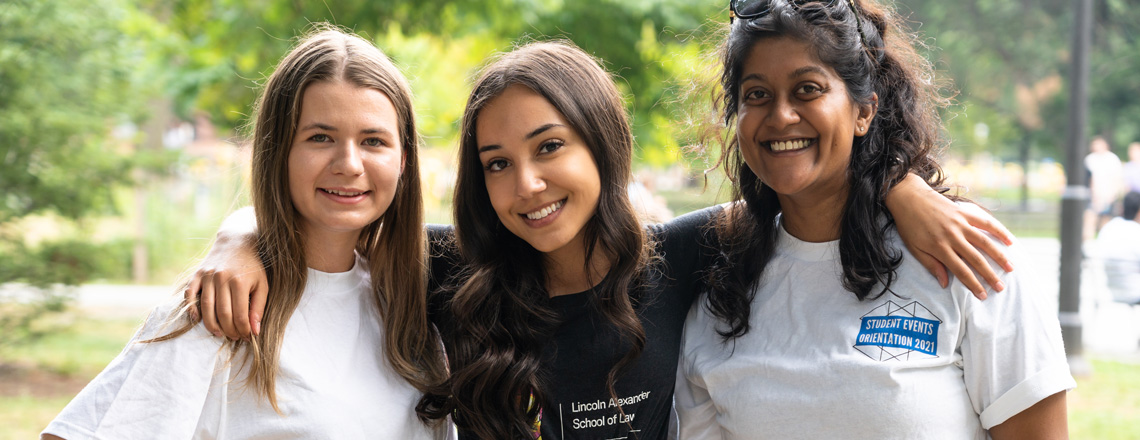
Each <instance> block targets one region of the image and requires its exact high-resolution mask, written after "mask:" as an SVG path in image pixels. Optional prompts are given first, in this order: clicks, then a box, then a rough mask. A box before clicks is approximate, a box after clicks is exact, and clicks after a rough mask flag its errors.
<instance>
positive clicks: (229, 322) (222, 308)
mask: <svg viewBox="0 0 1140 440" xmlns="http://www.w3.org/2000/svg"><path fill="white" fill-rule="evenodd" d="M217 295H218V298H217V303H216V304H215V305H214V308H215V309H216V313H217V315H218V324H219V325H221V326H222V333H224V334H225V335H226V337H227V338H230V339H238V338H240V337H241V336H238V332H237V329H235V328H234V315H233V307H231V306H230V301H232V300H233V296H232V295H231V294H230V283H229V280H225V281H222V282H220V283H218V291H217Z"/></svg>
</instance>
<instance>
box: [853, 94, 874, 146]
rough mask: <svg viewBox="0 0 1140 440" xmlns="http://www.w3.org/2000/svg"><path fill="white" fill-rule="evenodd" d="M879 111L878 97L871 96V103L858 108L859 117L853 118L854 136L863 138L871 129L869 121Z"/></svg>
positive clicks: (872, 119)
mask: <svg viewBox="0 0 1140 440" xmlns="http://www.w3.org/2000/svg"><path fill="white" fill-rule="evenodd" d="M878 110H879V95H878V94H877V93H872V94H871V103H870V104H865V105H860V106H859V115H858V116H856V117H855V136H863V135H866V134H867V131H869V130H870V129H871V121H874V120H875V114H876V113H878Z"/></svg>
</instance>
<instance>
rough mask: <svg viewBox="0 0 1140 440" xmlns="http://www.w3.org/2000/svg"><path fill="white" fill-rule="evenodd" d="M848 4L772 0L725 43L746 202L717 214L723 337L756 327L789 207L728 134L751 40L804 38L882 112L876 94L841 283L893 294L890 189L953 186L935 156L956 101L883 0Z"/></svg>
mask: <svg viewBox="0 0 1140 440" xmlns="http://www.w3.org/2000/svg"><path fill="white" fill-rule="evenodd" d="M846 1H847V0H839V3H837V4H836V5H833V6H830V7H828V6H825V5H824V3H823V2H812V3H806V4H804V5H802V6H799V7H798V8H795V7H792V6H790V5H789V3H788V2H785V1H773V2H772V5H771V7H772V10H771V11H770V12H769V13H768V14H767V15H766V16H764V17H760V18H756V19H751V20H736V22H735V23H733V24H732V25H731V26H730V28H729V30H728V36H727V38H726V39H725V41H724V43H723V45H722V46H721V49H720V56H721V74H720V84H719V87H718V88H717V91H716V94H717V95H716V98H715V99H716V105H717V109H718V110H719V111H720V121H719V122H720V123H723V124H724V126H725V127H726V128H728V129H729V130H727V131H725V132H724V133H725V134H724V135H723V137H722V138H721V142H720V144H721V146H722V147H721V153H722V154H721V158H722V159H721V163H720V165H721V166H723V167H724V168H725V171H726V172H727V174H728V176H729V178H730V179H731V180H732V181H733V183H734V185H733V197H734V199H735V200H738V201H739V200H743V201H744V202H745V203H743V204H741V203H737V205H736V206H737V207H738V208H741V209H730V210H726V214H725V215H724V216H723V217H722V218H721V219H720V220H719V221H718V223H717V225H716V232H717V236H718V239H719V240H720V242H721V247H720V253H719V255H718V257H717V258H716V259H715V262H714V263H713V266H712V267H711V268H710V269H709V270H708V272H707V275H708V279H707V282H708V284H709V296H708V299H709V303H708V308H709V311H710V312H712V313H713V314H714V315H715V316H717V317H718V318H720V319H721V320H722V321H723V322H724V323H725V324H726V327H722V328H723V329H722V330H718V332H719V333H720V335H721V336H722V337H723V338H725V340H726V341H727V340H731V339H733V338H736V337H739V336H742V335H744V334H745V333H747V332H748V330H749V327H750V325H749V319H750V312H751V307H750V304H751V303H752V300H753V298H754V295H755V293H754V288H755V287H756V285H757V283H758V282H759V280H760V278H761V276H762V275H763V272H764V268H765V267H766V266H767V264H768V262H769V261H771V259H772V255H773V253H774V251H775V244H776V238H777V236H778V229H777V228H778V227H779V226H778V224H777V215H778V214H779V213H780V211H781V208H780V202H779V200H778V199H777V197H776V193H775V192H774V191H773V190H772V189H771V188H770V187H768V186H765V185H764V183H763V182H761V181H760V179H759V178H758V177H757V176H756V174H754V173H753V172H752V170H751V169H749V167H748V165H747V164H746V163H745V162H744V160H743V157H742V155H741V152H740V145H739V141H738V138H737V136H736V133H734V132H732V130H731V128H732V127H733V126H735V122H736V118H737V112H738V108H739V104H740V102H739V100H740V97H739V93H740V83H741V75H742V73H741V72H742V70H743V65H744V63H745V62H746V60H747V57H748V56H749V54H750V52H751V48H752V47H753V46H754V45H756V44H765V41H767V40H770V39H774V38H781V37H788V38H793V39H796V40H799V41H803V42H806V43H807V44H808V45H809V46H810V47H811V48H812V50H813V55H814V56H815V57H816V58H817V59H819V60H820V61H822V62H823V63H824V64H826V65H828V66H830V67H831V68H833V69H834V70H835V72H836V73H838V76H839V77H840V78H841V79H842V80H843V82H844V84H845V85H846V87H847V91H848V94H849V98H850V99H851V100H852V102H854V103H856V104H859V105H870V106H873V107H876V103H875V101H874V98H875V97H876V96H877V98H878V101H877V108H876V109H875V110H876V113H875V117H874V119H873V120H872V122H871V125H870V128H869V130H868V131H867V133H866V134H865V135H864V136H857V137H855V139H854V143H853V145H852V153H851V161H850V163H849V164H848V167H847V180H848V183H849V186H850V188H849V193H848V195H847V200H846V202H845V205H844V209H843V214H842V219H841V231H840V239H839V254H840V259H841V262H842V266H843V286H844V287H845V288H846V289H847V290H849V291H851V292H852V293H853V294H854V295H855V296H856V297H857V298H859V299H860V300H863V299H866V298H877V297H879V296H881V295H882V294H883V293H884V292H886V291H887V290H888V289H889V287H890V285H891V283H892V282H893V281H894V279H895V269H897V268H898V266H899V264H900V262H901V260H902V254H901V253H900V252H899V251H897V250H895V249H892V248H891V247H890V246H889V245H888V244H887V243H886V237H887V233H888V232H889V231H890V228H893V225H894V223H893V219H892V218H891V216H890V212H889V211H888V210H887V209H886V205H885V203H884V201H883V200H884V197H885V196H886V194H887V192H888V191H889V190H890V189H891V188H892V187H893V186H894V185H895V184H897V183H898V182H900V181H902V179H903V178H905V177H906V175H907V173H915V174H917V175H918V176H919V177H922V178H923V179H925V180H926V182H927V183H928V184H929V185H930V186H932V187H935V188H937V189H940V190H943V191H944V188H942V184H943V181H944V177H943V174H942V170H941V168H940V167H939V165H938V163H937V162H935V160H934V158H933V156H932V154H933V151H934V150H935V149H936V148H940V147H941V146H942V145H943V144H944V142H945V141H944V138H943V137H942V131H941V119H940V117H939V115H938V109H939V107H941V106H943V105H945V104H946V103H947V99H946V98H944V97H942V96H941V94H940V93H939V90H938V88H937V86H936V84H934V83H933V78H934V76H933V71H932V69H931V66H930V64H929V62H927V61H926V60H925V59H924V58H922V56H920V55H919V54H918V52H917V51H916V46H917V45H918V44H919V43H918V41H917V40H916V38H915V36H914V35H913V34H911V33H909V32H908V30H907V29H906V27H905V26H904V24H903V23H902V22H901V20H900V18H899V16H898V15H897V14H895V13H894V11H892V10H890V9H889V8H888V7H887V6H884V5H882V4H879V3H878V2H876V1H874V0H854V1H855V3H856V9H857V10H858V13H857V15H856V14H854V13H852V11H851V9H850V8H848V7H847V5H846V4H844V3H845V2H846ZM856 20H860V22H861V27H862V31H863V34H864V35H865V36H866V42H864V41H863V38H862V37H861V36H860V34H859V31H858V28H857V26H856ZM883 218H886V219H887V222H885V223H884V222H882V219H883ZM876 286H878V288H876Z"/></svg>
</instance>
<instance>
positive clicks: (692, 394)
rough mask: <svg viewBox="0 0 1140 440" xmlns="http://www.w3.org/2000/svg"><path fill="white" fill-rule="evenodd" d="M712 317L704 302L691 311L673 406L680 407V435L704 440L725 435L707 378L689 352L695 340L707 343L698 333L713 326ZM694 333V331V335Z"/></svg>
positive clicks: (678, 370)
mask: <svg viewBox="0 0 1140 440" xmlns="http://www.w3.org/2000/svg"><path fill="white" fill-rule="evenodd" d="M709 319H710V318H709V315H708V314H707V313H706V311H705V308H704V307H703V304H702V303H697V304H695V305H694V306H693V307H692V309H691V310H689V316H688V320H687V322H686V325H685V336H684V337H682V338H681V341H682V343H681V359H680V360H679V362H677V384H676V389H675V391H674V393H673V405H674V406H675V407H676V409H677V419H678V424H679V430H678V432H677V434H678V435H677V436H678V438H683V439H702V440H706V439H720V438H721V429H720V423H719V422H717V420H716V414H717V411H716V406H715V405H714V404H713V400H712V396H711V395H710V394H709V390H708V388H707V387H706V386H705V384H704V381H703V379H701V377H700V375H699V374H696V372H695V370H696V367H695V365H694V364H693V362H694V357H693V356H689V355H688V352H689V351H690V349H693V348H695V347H693V346H692V345H693V344H694V343H695V342H697V341H701V342H702V343H703V342H705V341H703V340H700V339H699V338H697V336H698V335H700V334H702V332H701V331H700V330H704V329H705V327H706V326H708V325H710V322H709ZM690 332H692V333H694V334H692V335H690ZM696 345H699V344H696Z"/></svg>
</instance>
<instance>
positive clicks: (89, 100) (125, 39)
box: [0, 0, 158, 345]
mask: <svg viewBox="0 0 1140 440" xmlns="http://www.w3.org/2000/svg"><path fill="white" fill-rule="evenodd" d="M150 23H152V22H151V21H150V20H149V19H148V18H147V17H146V16H143V15H139V14H137V12H136V11H134V10H133V9H132V7H131V6H130V5H129V4H126V3H124V2H123V1H121V0H92V1H87V0H84V1H79V0H61V1H51V2H43V1H38V0H9V1H5V2H3V3H0V189H2V191H0V194H2V195H0V284H3V283H7V282H11V281H23V282H26V283H29V284H31V285H34V286H46V285H48V284H52V283H63V284H77V283H79V282H82V281H84V280H85V279H87V278H88V277H89V276H90V275H91V274H92V273H96V272H98V271H99V270H100V267H101V265H103V264H105V263H107V260H105V259H103V258H101V256H104V255H105V252H107V251H108V249H106V248H103V247H99V246H94V245H91V244H89V243H88V242H87V241H86V240H85V239H84V238H83V237H64V238H63V239H62V240H58V241H48V242H39V243H29V242H27V241H26V240H25V232H26V230H27V228H29V227H32V226H35V225H32V224H28V223H29V222H25V221H24V220H25V219H27V218H28V217H29V216H34V215H52V216H55V217H58V218H62V219H64V221H71V222H76V221H80V220H81V219H83V218H85V217H87V216H89V215H92V214H102V213H108V212H111V211H112V209H113V206H114V204H113V200H112V190H113V189H114V188H116V187H117V186H121V185H125V184H127V183H129V182H130V176H131V174H132V172H131V171H132V169H133V168H135V167H136V166H137V165H138V164H139V163H140V161H141V162H146V161H148V160H149V159H148V158H143V159H139V158H136V157H135V156H133V155H132V154H131V151H130V150H131V148H130V147H129V145H130V144H131V143H132V142H134V141H137V139H133V138H116V137H114V136H111V135H110V133H111V132H112V129H113V128H114V127H116V126H119V125H122V124H127V123H133V122H139V121H141V120H142V119H143V117H144V114H143V105H144V104H145V103H146V102H147V100H148V98H149V97H150V96H152V92H154V91H155V90H156V89H155V88H154V87H153V86H150V85H149V84H151V83H152V82H153V78H150V77H148V76H146V74H147V73H152V71H151V70H149V69H148V68H147V64H148V54H147V51H146V50H145V48H143V47H141V46H140V44H139V42H140V41H143V40H141V39H139V38H134V37H135V36H137V34H138V33H141V32H148V29H151V28H152V27H151V25H150ZM150 163H151V164H157V163H158V162H150ZM52 292H56V290H43V291H41V292H40V293H43V294H46V295H47V297H46V298H44V299H42V300H33V301H23V302H20V303H19V304H15V303H11V302H3V303H0V333H2V334H3V335H4V337H3V338H2V339H3V341H0V342H4V341H7V342H11V339H12V338H22V337H25V336H27V335H29V334H30V333H27V332H26V331H21V330H20V329H24V330H27V324H28V322H30V321H29V320H30V319H32V318H34V317H36V316H39V314H42V313H44V312H47V311H51V310H57V309H58V306H59V304H60V297H59V296H58V295H55V294H52ZM0 300H2V298H0ZM21 335H24V336H21ZM0 345H3V344H0Z"/></svg>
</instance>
